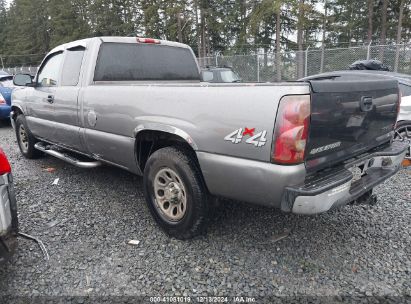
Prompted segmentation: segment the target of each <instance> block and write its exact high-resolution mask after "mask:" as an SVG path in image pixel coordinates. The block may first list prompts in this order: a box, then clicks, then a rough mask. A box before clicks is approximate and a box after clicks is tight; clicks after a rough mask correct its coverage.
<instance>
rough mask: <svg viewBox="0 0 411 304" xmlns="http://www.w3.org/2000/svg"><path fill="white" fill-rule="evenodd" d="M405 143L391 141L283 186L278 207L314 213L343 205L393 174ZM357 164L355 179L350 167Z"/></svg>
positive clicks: (401, 158)
mask: <svg viewBox="0 0 411 304" xmlns="http://www.w3.org/2000/svg"><path fill="white" fill-rule="evenodd" d="M406 152H407V144H404V143H401V142H394V143H393V144H392V145H391V146H389V147H388V148H386V149H384V150H382V151H378V152H375V153H373V154H369V155H366V156H363V157H358V158H356V159H355V160H353V161H351V162H349V163H346V164H345V165H344V166H343V167H341V168H339V169H333V170H330V171H328V172H325V173H324V172H322V173H318V174H315V175H313V176H309V177H307V178H306V179H305V181H304V182H303V183H301V184H299V185H297V186H292V187H287V188H286V191H285V192H284V194H283V197H282V201H281V209H282V210H283V211H286V212H293V213H297V214H317V213H322V212H325V211H328V210H330V209H333V208H336V207H339V206H342V205H346V204H348V203H350V202H352V201H354V200H356V199H357V198H359V197H360V196H361V195H363V194H364V193H366V192H367V191H369V190H371V189H372V188H374V187H375V186H377V185H379V184H381V183H382V182H384V181H385V180H386V179H388V178H389V177H391V176H393V175H394V174H395V173H396V172H397V171H398V170H399V169H400V168H401V162H402V160H403V159H404V156H405V154H406ZM356 166H361V167H360V168H361V170H362V171H363V175H362V177H361V178H360V179H358V180H355V181H354V180H353V178H354V176H353V174H352V173H351V171H350V168H352V167H356Z"/></svg>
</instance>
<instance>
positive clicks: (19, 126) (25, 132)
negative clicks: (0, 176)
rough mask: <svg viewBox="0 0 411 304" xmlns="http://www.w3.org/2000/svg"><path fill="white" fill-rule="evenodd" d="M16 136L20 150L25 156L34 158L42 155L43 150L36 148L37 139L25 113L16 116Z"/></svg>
mask: <svg viewBox="0 0 411 304" xmlns="http://www.w3.org/2000/svg"><path fill="white" fill-rule="evenodd" d="M16 137H17V143H18V145H19V148H20V152H21V154H23V156H24V157H26V158H29V159H32V158H38V157H40V156H41V155H42V152H41V151H39V150H37V149H36V148H34V145H35V144H36V142H37V139H36V138H35V137H34V136H33V134H31V132H30V130H29V128H28V126H27V122H26V118H25V117H24V116H23V115H19V116H17V118H16Z"/></svg>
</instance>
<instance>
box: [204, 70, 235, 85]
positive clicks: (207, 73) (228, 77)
mask: <svg viewBox="0 0 411 304" xmlns="http://www.w3.org/2000/svg"><path fill="white" fill-rule="evenodd" d="M201 80H202V81H205V82H223V83H230V82H231V83H232V82H242V80H241V78H240V77H239V76H238V75H237V73H236V72H234V71H233V69H232V68H230V67H206V68H204V69H202V70H201Z"/></svg>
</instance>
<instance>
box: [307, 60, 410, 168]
mask: <svg viewBox="0 0 411 304" xmlns="http://www.w3.org/2000/svg"><path fill="white" fill-rule="evenodd" d="M380 64H381V63H380V62H378V61H375V60H374V61H370V62H369V61H358V62H355V63H354V64H353V65H352V66H356V67H358V66H367V67H368V68H370V69H358V70H356V69H352V70H349V71H340V72H329V73H322V74H318V75H313V76H309V77H306V78H303V80H310V79H317V78H327V77H331V76H333V75H335V74H336V73H338V74H342V75H350V74H353V73H355V74H354V75H361V76H362V77H364V79H367V78H372V77H374V76H383V77H387V78H390V79H395V80H397V81H398V86H399V89H400V92H401V105H400V111H399V114H398V118H397V125H396V129H395V139H396V140H399V141H405V142H408V143H409V149H408V152H407V155H406V156H405V158H406V159H407V160H409V161H411V76H410V75H407V74H400V73H395V72H389V71H386V69H385V68H384V67H382V68H381V70H372V69H371V68H378V67H380Z"/></svg>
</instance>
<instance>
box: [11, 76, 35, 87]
mask: <svg viewBox="0 0 411 304" xmlns="http://www.w3.org/2000/svg"><path fill="white" fill-rule="evenodd" d="M32 83H33V81H32V78H31V76H30V75H29V74H16V75H15V76H14V78H13V84H14V85H16V86H23V87H24V86H28V85H31V84H32Z"/></svg>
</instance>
